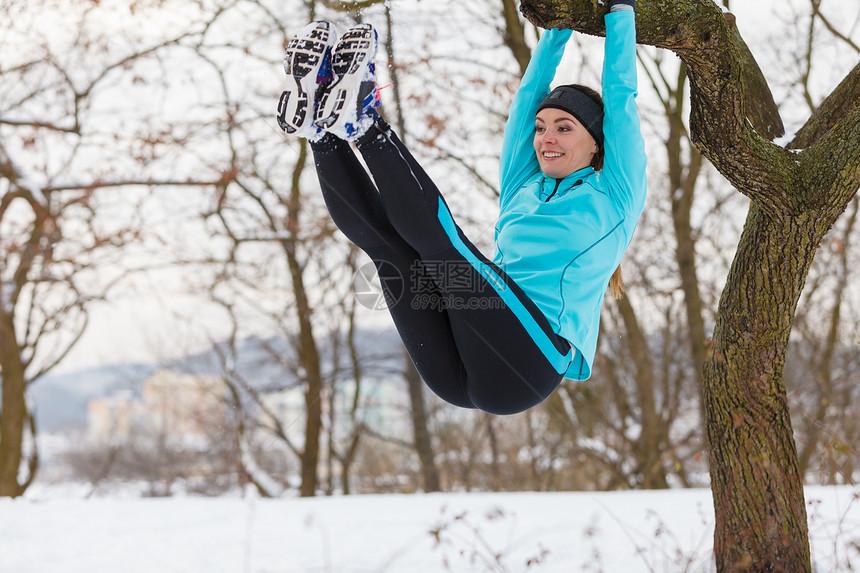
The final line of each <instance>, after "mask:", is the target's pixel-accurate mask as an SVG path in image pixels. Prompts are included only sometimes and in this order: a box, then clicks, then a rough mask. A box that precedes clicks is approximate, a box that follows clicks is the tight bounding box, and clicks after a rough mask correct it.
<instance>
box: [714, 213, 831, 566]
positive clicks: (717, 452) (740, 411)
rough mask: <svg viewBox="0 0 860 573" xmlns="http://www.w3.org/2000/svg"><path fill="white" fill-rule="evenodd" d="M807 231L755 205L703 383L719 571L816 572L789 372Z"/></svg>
mask: <svg viewBox="0 0 860 573" xmlns="http://www.w3.org/2000/svg"><path fill="white" fill-rule="evenodd" d="M808 235H809V229H808V227H806V226H805V225H803V224H797V223H796V222H793V221H791V224H788V225H787V224H786V221H777V220H773V219H770V218H768V217H767V216H766V215H765V214H763V212H762V211H761V210H760V209H758V208H757V207H756V206H755V205H753V206H752V207H751V209H750V214H749V217H748V219H747V224H746V228H745V230H744V233H743V235H742V237H741V241H740V244H739V246H738V253H737V256H736V258H735V261H734V264H733V265H732V269H731V272H730V274H729V279H728V282H727V284H726V288H725V290H724V291H723V296H722V298H721V300H720V308H719V315H718V319H717V325H716V329H715V332H714V348H713V356H712V357H711V359H710V360H709V361H708V363H707V366H706V368H705V388H704V397H705V406H706V408H705V412H706V418H707V430H708V439H709V443H710V467H711V488H712V490H713V495H714V507H715V513H716V516H717V521H718V523H719V524H720V525H719V527H718V528H717V531H716V537H715V540H714V543H715V553H716V556H717V570H718V571H784V572H786V573H789V572H798V571H809V569H810V555H809V544H808V541H807V539H808V538H807V523H806V506H805V503H804V498H803V488H802V482H801V476H800V472H799V471H798V465H797V452H796V447H795V443H794V439H793V434H792V429H791V419H790V417H789V412H788V403H787V399H786V394H785V387H784V385H783V378H782V374H783V366H784V364H785V350H786V346H787V344H788V337H789V333H790V332H791V323H792V317H793V316H794V309H795V308H796V306H797V301H798V299H799V297H800V291H801V290H802V288H803V284H804V281H805V279H806V273H807V271H808V270H809V266H810V263H811V261H812V256H813V255H814V250H815V245H814V244H811V243H810V241H809V240H808ZM762 261H767V263H766V264H762ZM762 287H765V288H762Z"/></svg>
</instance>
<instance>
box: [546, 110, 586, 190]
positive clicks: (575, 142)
mask: <svg viewBox="0 0 860 573" xmlns="http://www.w3.org/2000/svg"><path fill="white" fill-rule="evenodd" d="M534 146H535V153H536V154H537V159H538V163H540V169H541V171H542V172H543V174H544V175H546V176H547V177H552V178H553V179H561V178H563V177H567V176H568V175H570V174H571V173H573V172H574V171H578V170H580V169H582V168H583V167H588V166H589V165H591V160H592V158H593V157H594V154H595V153H597V150H598V148H597V142H596V141H594V138H593V137H591V134H590V133H588V130H587V129H585V127H583V125H582V124H581V123H579V120H577V119H576V118H575V117H573V116H572V115H570V114H569V113H567V112H566V111H562V110H560V109H556V108H553V107H547V108H544V109H542V110H540V111H539V112H538V114H537V116H535V140H534Z"/></svg>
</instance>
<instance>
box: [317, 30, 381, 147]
mask: <svg viewBox="0 0 860 573" xmlns="http://www.w3.org/2000/svg"><path fill="white" fill-rule="evenodd" d="M376 47H377V34H376V30H374V29H373V26H371V25H370V24H360V25H358V26H355V27H353V28H350V29H349V30H347V32H346V33H345V34H344V35H343V36H341V38H340V40H338V43H337V46H335V48H334V52H333V55H332V70H333V71H334V81H333V82H332V83H331V84H330V85H329V86H328V87H327V88H326V90H325V91H324V92H323V94H322V97H321V99H320V102H319V105H318V106H317V110H316V116H315V118H314V123H316V124H317V126H318V127H320V128H322V129H324V130H326V131H328V132H329V133H333V134H334V135H336V136H337V137H339V138H341V139H345V140H346V141H354V140H355V139H358V137H359V136H361V135H362V134H363V133H364V132H365V131H367V129H368V128H369V127H370V126H371V125H372V124H373V121H374V118H375V117H377V115H376V112H375V108H377V107H379V90H378V89H377V87H376V66H375V65H374V63H373V59H374V58H375V57H376Z"/></svg>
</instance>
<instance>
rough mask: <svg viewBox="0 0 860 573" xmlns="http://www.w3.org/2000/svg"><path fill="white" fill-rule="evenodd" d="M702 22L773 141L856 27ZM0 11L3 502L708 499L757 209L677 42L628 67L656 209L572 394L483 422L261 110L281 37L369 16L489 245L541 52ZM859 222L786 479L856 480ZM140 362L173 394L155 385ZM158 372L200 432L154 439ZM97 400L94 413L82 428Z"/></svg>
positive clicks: (384, 34)
mask: <svg viewBox="0 0 860 573" xmlns="http://www.w3.org/2000/svg"><path fill="white" fill-rule="evenodd" d="M725 4H726V5H725V6H724V8H726V9H727V10H730V11H732V12H733V14H734V15H735V19H736V22H737V29H738V30H739V31H740V33H741V35H742V36H743V38H744V39H745V40H746V44H747V45H748V46H749V49H750V50H751V52H752V53H753V54H754V55H755V57H756V59H757V61H758V62H759V65H760V66H761V69H762V71H763V74H764V76H765V77H766V79H767V81H768V83H769V85H770V89H771V90H772V92H773V100H774V101H775V102H776V103H777V105H778V107H779V112H780V116H781V118H782V120H783V121H784V123H785V129H784V131H785V134H787V135H785V136H782V138H777V143H779V142H780V141H782V142H783V143H787V142H788V141H790V140H791V139H792V136H793V134H794V133H795V132H796V131H797V130H798V129H799V128H800V127H801V126H802V125H803V123H804V121H805V119H806V118H807V117H808V116H809V115H810V113H811V112H812V111H813V110H815V109H816V108H817V106H818V105H819V104H820V103H821V101H822V100H823V98H824V97H825V96H827V95H828V94H829V93H830V92H832V91H833V89H834V87H835V86H836V85H837V84H839V83H840V81H842V80H843V78H845V77H846V74H849V72H851V70H852V67H853V66H856V64H857V60H858V54H860V48H858V43H860V39H858V37H860V10H858V8H857V7H856V6H852V5H850V3H837V2H832V3H830V4H828V3H826V2H822V1H820V0H805V1H803V0H793V1H791V2H780V3H776V2H773V3H770V2H763V3H756V5H755V7H752V6H741V5H737V6H735V5H734V3H728V2H726V3H725ZM0 11H2V14H0V15H2V18H0V257H2V258H0V281H2V290H0V294H2V306H1V307H0V318H2V320H0V324H2V328H0V332H2V337H0V341H2V347H0V368H2V370H0V372H2V375H3V419H2V423H3V426H2V435H0V437H2V440H3V443H2V444H0V462H2V464H0V470H2V471H0V477H2V476H5V478H4V479H0V495H11V496H16V495H21V494H24V493H25V492H26V490H27V489H28V488H29V487H30V486H31V485H33V484H34V483H38V480H40V479H41V480H45V481H44V482H43V483H55V482H68V481H75V482H84V483H87V484H89V493H91V494H92V493H96V494H103V493H110V492H111V491H113V488H114V487H116V486H117V484H125V485H127V484H129V483H132V484H137V487H139V488H140V491H141V492H142V493H144V494H147V495H171V494H175V493H178V492H188V491H191V492H196V493H203V494H207V495H217V494H220V493H224V492H229V491H233V490H236V489H239V488H241V487H242V486H244V485H246V484H249V483H250V484H252V485H253V486H254V487H255V488H256V489H257V490H258V491H259V492H260V493H261V494H263V495H270V496H279V495H284V494H289V493H298V494H301V495H303V496H312V495H318V494H332V493H371V492H374V493H378V492H413V491H439V490H445V491H475V490H487V491H508V490H511V491H513V490H516V491H521V490H540V491H547V490H593V489H596V490H606V489H628V488H637V489H638V488H643V489H654V488H667V487H692V486H704V485H707V484H708V467H707V452H706V447H705V434H704V428H703V421H702V419H703V414H702V393H701V388H702V383H701V381H702V368H703V365H704V363H705V362H706V360H707V359H708V352H709V339H710V336H711V333H712V331H713V328H714V323H715V317H716V312H717V307H718V300H719V297H720V293H721V291H722V289H723V285H724V284H725V282H726V277H727V275H728V272H729V267H730V264H731V261H732V258H733V257H734V254H735V252H734V250H735V248H736V246H737V243H738V237H739V236H740V234H741V229H742V227H743V224H744V217H745V214H746V212H747V209H748V204H749V201H748V199H746V198H745V197H744V196H743V195H741V194H739V193H738V192H737V191H735V190H734V189H733V187H732V186H731V185H730V184H729V183H728V182H727V181H726V180H725V179H723V177H722V176H720V175H719V174H718V173H717V171H716V170H715V169H714V168H713V167H712V166H711V165H710V164H709V163H708V162H707V161H706V160H705V159H704V158H703V157H702V155H701V154H700V153H699V152H698V151H697V150H696V148H695V147H694V146H693V145H692V144H691V143H690V140H689V119H688V115H689V101H688V88H687V83H686V81H687V76H686V71H685V68H684V66H682V65H681V63H680V61H679V60H678V59H677V58H676V57H675V56H674V55H673V54H671V53H669V52H666V51H663V50H660V49H656V48H652V47H646V46H640V47H639V52H638V56H639V65H640V68H639V81H640V97H639V106H640V114H641V116H642V119H643V129H644V131H645V137H646V141H647V150H648V160H649V173H648V176H649V198H648V203H647V206H646V211H645V215H644V216H643V218H642V220H641V222H640V224H639V227H638V229H637V233H636V238H635V240H634V242H633V245H632V246H631V249H630V251H629V252H628V255H627V256H626V258H625V261H624V263H623V265H622V267H623V270H624V275H625V281H626V283H627V285H628V293H627V296H626V297H625V298H623V299H621V300H619V301H617V302H616V301H611V300H607V303H606V304H605V307H604V309H603V323H602V331H601V340H600V347H599V350H598V356H597V358H596V366H595V369H594V370H595V373H594V376H593V377H592V378H591V379H590V380H588V381H585V382H567V383H565V384H564V385H563V386H562V387H561V388H560V389H559V391H557V392H556V393H555V394H554V395H553V396H552V397H551V398H550V399H549V400H547V402H546V403H545V404H543V405H541V406H540V407H538V408H535V409H533V410H530V411H529V412H526V413H523V414H521V415H517V416H510V417H501V418H500V417H492V416H488V415H483V414H481V413H476V412H468V411H461V410H456V409H453V408H451V407H450V406H447V405H445V404H443V403H441V402H440V401H438V400H437V399H435V398H434V397H433V396H432V395H430V394H429V393H428V392H427V391H426V390H424V388H423V385H422V383H421V382H420V379H419V378H418V377H417V374H416V373H415V371H414V370H413V369H412V368H411V367H410V366H409V364H408V360H407V359H406V358H405V354H404V353H403V351H402V348H400V347H399V345H398V341H397V339H396V336H392V332H391V327H390V322H389V321H388V319H387V313H385V312H384V310H380V309H378V308H376V309H374V308H368V307H373V306H374V304H373V301H374V300H375V298H376V297H377V296H378V293H375V291H373V289H372V287H368V288H369V289H370V290H366V289H365V287H366V286H367V285H365V284H364V282H363V279H364V278H365V277H366V276H367V275H368V273H367V272H366V269H367V267H366V264H367V259H366V258H365V257H364V255H363V254H361V253H360V252H357V251H356V250H355V249H354V248H353V247H351V246H350V245H349V244H348V242H347V241H345V239H344V238H343V237H342V236H341V235H340V234H339V233H338V231H337V230H336V229H335V228H334V227H333V225H332V223H331V221H330V219H329V218H328V216H327V214H326V212H325V207H324V205H323V203H322V200H321V197H320V194H319V189H318V183H317V182H316V178H315V177H316V176H315V173H314V170H313V167H312V164H311V161H310V158H309V150H308V148H307V146H306V145H305V144H304V143H303V142H301V141H299V140H297V139H295V138H290V137H288V136H286V135H284V134H283V133H281V132H280V131H279V130H278V129H277V124H276V122H275V119H274V107H275V103H276V101H277V96H278V94H279V93H280V90H281V89H282V87H283V85H284V81H285V79H284V77H283V72H282V68H281V63H280V62H281V57H282V54H283V47H284V44H285V42H286V40H287V39H288V38H289V37H291V36H292V34H294V33H295V32H296V31H297V30H298V29H299V28H301V27H302V26H303V25H304V24H305V23H307V22H308V21H310V20H313V19H329V20H333V21H335V22H336V23H337V24H338V25H339V26H340V28H341V29H342V30H344V29H346V27H348V26H349V25H350V24H351V23H353V22H356V21H366V22H371V23H373V24H374V25H375V26H377V28H378V29H379V31H380V39H381V45H380V53H379V56H378V59H377V65H378V68H379V71H380V83H381V84H382V85H388V84H390V86H389V87H386V88H385V89H383V91H382V94H383V96H382V100H383V113H384V114H385V115H386V116H387V117H389V119H390V121H391V123H392V124H393V125H394V126H395V127H396V129H398V131H399V132H400V133H401V134H402V136H403V139H404V141H405V142H406V144H407V145H408V146H409V147H410V148H411V149H412V150H413V152H414V153H415V154H416V156H418V158H419V159H420V161H421V162H422V164H423V165H424V166H425V168H426V169H427V170H428V172H429V173H430V174H431V175H432V176H433V177H434V178H435V180H436V181H437V183H438V184H439V186H440V188H441V189H442V190H443V192H444V193H445V195H446V198H447V199H448V202H449V203H450V205H451V207H452V210H453V212H454V214H455V216H456V217H457V218H458V220H459V221H460V223H461V225H462V226H463V228H464V229H465V231H466V233H467V234H468V235H469V236H470V237H471V238H472V240H473V241H474V242H475V243H476V244H478V245H479V246H480V247H482V248H483V249H484V251H485V253H487V254H488V255H489V254H491V252H492V239H493V225H494V222H495V217H496V216H497V206H496V204H497V199H498V180H497V166H498V150H499V148H500V140H501V131H502V128H503V126H504V120H505V118H506V114H507V108H508V105H509V103H510V100H511V98H512V97H513V93H514V92H515V90H516V87H517V85H518V82H519V78H520V77H521V75H522V72H523V70H524V66H525V64H526V63H527V62H528V58H529V55H530V49H531V48H532V47H533V46H534V44H535V42H536V39H537V36H538V33H539V30H538V29H537V28H536V27H534V26H533V25H531V24H529V23H528V22H526V21H525V20H524V19H523V18H522V16H520V15H519V14H518V12H517V5H516V4H515V3H514V2H510V1H507V0H482V1H480V2H470V3H461V2H453V1H451V2H449V1H434V2H426V1H425V2H420V1H418V0H402V1H401V0H397V1H390V2H376V1H373V0H366V1H357V2H330V1H322V0H320V1H318V2H312V1H304V2H299V1H286V2H265V1H263V0H230V1H209V0H201V1H194V2H191V1H179V0H172V1H171V0H164V1H156V0H151V1H147V0H143V1H139V2H121V1H118V0H117V1H100V2H99V1H90V0H88V1H82V0H76V1H71V2H68V1H66V2H59V1H57V2H51V1H43V0H39V1H38V2H24V1H18V0H4V2H3V4H2V8H0ZM601 48H602V40H600V39H599V38H594V37H591V36H585V35H580V34H574V36H573V38H572V40H571V43H570V44H569V46H568V48H567V51H566V55H565V60H564V62H563V65H562V67H561V68H560V70H559V77H563V78H565V81H567V80H570V81H579V82H582V83H586V84H591V85H595V86H597V85H599V78H600V67H601V63H602V49H601ZM854 74H855V75H856V68H854ZM857 210H858V200H857V199H856V198H854V199H852V200H851V202H850V203H849V204H848V207H847V209H846V211H845V213H844V214H843V215H842V216H841V217H840V218H839V219H838V220H837V222H836V224H835V225H834V226H833V228H832V229H831V230H830V232H829V233H828V235H827V236H826V239H825V240H824V241H823V242H822V244H821V247H820V248H819V249H818V252H817V254H816V256H815V261H814V264H813V265H812V268H811V270H810V272H809V275H808V278H807V282H806V288H805V290H804V291H803V294H802V297H801V300H800V303H799V305H798V310H797V313H796V315H795V317H794V324H793V330H792V336H791V339H790V344H789V350H788V352H787V355H786V367H785V370H784V381H785V386H786V390H787V396H788V401H789V408H790V412H791V414H792V425H793V429H794V436H795V441H796V444H797V450H798V464H799V469H800V472H801V475H802V476H803V479H804V481H805V482H806V483H808V484H842V483H847V484H853V483H855V480H856V476H857V471H858V468H857V461H858V455H857V452H858V447H860V425H858V422H857V420H858V418H859V417H858V416H857V409H856V404H857V394H858V389H857V388H858V384H857V383H858V381H860V332H858V325H860V316H858V313H860V291H858V286H857V281H852V278H855V277H854V275H856V273H857V269H858V268H860V267H858V265H857V258H858V248H857V246H856V245H857V234H858V230H857V226H856V219H857ZM106 364H113V365H115V368H113V369H111V370H110V374H105V371H104V370H102V371H99V377H100V382H99V384H97V386H98V387H99V389H100V392H99V393H98V394H99V395H94V396H88V398H92V399H98V398H101V399H107V400H108V401H107V402H104V401H103V402H100V403H99V402H96V403H94V404H90V405H89V410H88V411H89V414H90V416H89V427H86V428H84V427H80V426H79V427H77V428H75V427H67V428H64V429H63V431H62V432H60V434H61V435H62V436H65V439H64V440H61V442H62V445H61V446H57V445H56V443H55V442H52V441H42V440H40V435H41V434H40V431H39V428H40V426H42V425H44V426H45V427H50V425H51V423H50V419H49V418H48V416H47V415H46V414H43V413H40V411H39V409H38V408H37V405H38V404H39V401H38V400H34V399H26V398H25V397H26V396H31V397H33V396H35V397H38V396H40V394H39V392H40V390H39V388H40V386H41V387H42V388H45V389H51V390H53V389H55V388H56V384H58V383H59V382H57V381H58V380H59V379H61V378H62V376H66V377H67V378H66V380H69V379H72V380H74V381H75V384H77V385H78V386H86V387H90V386H91V385H93V384H94V383H93V381H92V380H90V379H88V378H87V377H90V378H91V377H92V376H93V370H85V372H87V374H85V375H83V376H77V377H71V378H69V376H71V374H70V373H74V372H79V371H81V370H82V369H85V368H94V367H96V366H99V367H101V366H104V365H106ZM117 365H118V366H117ZM156 370H160V371H162V372H165V371H171V372H172V373H173V376H174V377H173V378H171V377H170V376H167V377H166V378H165V377H164V376H162V378H161V379H162V380H167V382H164V383H159V382H158V379H156V382H154V383H153V382H152V376H153V373H154V372H155V371H156ZM105 377H107V378H108V379H109V383H105V382H104V380H103V379H104V378H105ZM145 380H150V384H149V386H147V385H146V384H145ZM171 380H173V381H176V382H175V384H172V383H171ZM182 380H184V382H182ZM189 381H190V382H189ZM159 384H162V385H161V386H159ZM165 384H166V386H167V387H172V386H175V387H178V388H186V390H182V391H181V392H185V394H183V396H186V397H187V396H192V398H191V400H192V401H194V402H197V403H198V404H201V403H202V404H206V405H207V406H206V408H198V409H197V410H196V411H195V414H194V415H195V416H197V421H196V423H195V424H193V427H191V428H184V429H183V428H180V427H179V426H175V425H173V424H174V423H176V422H175V418H176V416H180V417H185V418H187V417H188V415H189V413H190V412H191V410H190V409H188V408H185V407H184V406H183V407H182V408H181V409H179V410H177V411H173V410H174V409H176V408H179V406H178V404H179V403H181V402H182V401H183V399H179V398H177V396H178V394H176V392H179V391H176V390H164V389H163V386H164V385H165ZM189 385H190V386H191V387H193V390H187V387H188V386H189ZM16 388H17V389H16ZM146 388H149V391H148V392H147V391H146ZM159 388H162V389H161V390H159ZM18 389H20V390H22V391H21V392H18ZM189 392H190V394H189ZM46 393H50V392H48V390H45V391H43V392H42V394H41V396H44V395H45V394H46ZM202 396H206V398H203V397H202ZM19 397H20V399H19ZM141 404H143V406H141ZM210 406H211V407H210ZM98 407H106V408H107V409H108V411H109V413H108V420H109V421H110V423H109V424H107V429H105V427H104V426H105V425H104V424H102V430H101V431H94V430H93V419H96V420H102V421H104V420H103V417H102V418H98V416H97V414H98ZM174 414H175V415H176V416H174ZM16 420H17V425H16V423H14V422H16ZM44 434H47V432H45V433H44ZM34 437H35V439H34ZM43 437H45V438H47V436H43ZM40 446H41V448H40ZM40 450H41V452H42V455H41V457H40V455H39V452H40ZM16 452H17V453H16ZM49 454H50V455H49ZM40 460H41V462H42V465H43V466H44V467H43V470H44V469H51V471H49V472H44V471H43V472H42V475H41V477H40V471H39V468H40ZM48 460H49V461H50V462H51V463H50V464H47V461H48ZM9 468H11V470H10V469H9ZM10 475H11V476H13V479H12V480H10V478H9V476H10Z"/></svg>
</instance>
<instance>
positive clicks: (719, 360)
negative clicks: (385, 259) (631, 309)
mask: <svg viewBox="0 0 860 573" xmlns="http://www.w3.org/2000/svg"><path fill="white" fill-rule="evenodd" d="M522 9H523V12H524V14H525V15H526V17H527V18H528V19H529V20H531V21H532V22H534V23H535V24H537V25H539V26H542V27H558V26H562V27H569V28H573V29H575V30H577V31H580V32H584V33H588V34H594V35H601V34H604V33H605V29H604V26H603V15H604V10H605V8H603V7H602V6H599V5H597V4H594V3H591V2H586V1H577V2H570V3H565V4H563V5H559V4H557V3H554V2H548V1H546V0H524V1H523V3H522ZM637 23H638V36H637V41H638V42H639V43H642V44H649V45H653V46H657V47H661V48H666V49H669V50H671V51H673V52H674V53H676V54H677V55H678V56H679V57H680V58H681V59H682V60H683V61H684V63H685V65H686V67H687V73H688V80H689V85H690V105H691V111H690V134H691V139H692V141H693V143H694V144H695V145H696V147H697V148H698V149H699V150H700V151H701V152H702V154H703V155H704V156H705V157H706V158H707V159H708V160H709V161H711V162H712V163H713V164H714V166H715V167H716V169H717V170H718V171H719V172H720V173H721V174H722V175H723V176H724V177H725V178H726V179H727V180H728V181H729V182H730V183H731V184H732V185H733V186H734V187H735V188H736V189H737V190H738V191H739V192H741V193H743V194H744V195H746V196H747V197H748V198H749V199H750V201H751V204H750V208H749V213H748V216H747V221H746V225H745V228H744V231H743V234H742V236H741V238H740V241H739V244H738V250H737V253H736V255H735V258H734V261H733V263H732V267H731V270H730V272H729V276H728V279H727V281H726V285H725V287H724V289H723V293H722V296H721V299H720V303H719V307H718V314H717V320H716V325H715V329H714V334H713V339H712V342H711V348H710V353H709V357H708V359H707V361H706V364H705V369H704V377H703V380H704V409H705V420H706V425H707V434H708V451H709V462H710V473H711V488H712V490H713V494H714V503H715V514H716V531H715V553H716V559H717V567H718V569H719V570H720V571H741V570H756V571H761V570H769V571H793V572H794V571H809V570H810V569H811V564H810V555H809V540H808V532H807V524H806V510H805V503H804V498H803V489H802V482H801V476H800V473H799V471H798V464H797V450H796V446H795V443H794V438H793V435H792V427H791V421H790V418H789V412H788V404H787V397H786V392H785V386H784V382H783V368H784V364H785V352H786V347H787V345H788V339H789V334H790V332H791V326H792V321H793V317H794V313H795V310H796V308H797V302H798V299H799V297H800V294H801V290H802V288H803V285H804V283H805V279H806V276H807V272H808V270H809V268H810V265H811V264H812V260H813V258H814V256H815V252H816V249H817V247H818V245H819V244H820V242H821V240H822V238H823V237H824V235H825V234H826V233H827V231H828V230H829V229H830V228H831V226H832V225H833V223H834V222H835V221H836V219H837V217H838V216H839V215H840V214H841V213H842V212H843V211H844V210H845V208H846V206H847V205H848V203H849V201H850V200H851V199H852V197H854V195H855V194H856V192H857V189H858V187H860V109H858V102H860V97H858V94H860V66H858V67H856V68H855V69H854V70H853V71H852V72H851V73H850V74H849V75H848V77H847V78H846V79H845V80H844V81H843V82H842V83H841V84H840V85H839V86H838V87H837V88H836V89H835V90H834V91H833V92H832V93H831V94H830V95H829V96H828V97H827V98H826V99H825V101H824V102H823V103H822V105H821V106H819V107H818V108H817V110H816V111H815V112H814V113H813V114H812V115H811V116H810V118H809V119H808V121H807V122H806V124H805V125H804V127H803V128H802V129H801V130H800V131H799V132H798V134H797V135H796V137H795V139H794V140H793V141H792V142H791V143H790V144H789V145H787V146H786V147H781V146H779V145H776V144H774V143H772V142H771V141H770V139H771V134H773V125H772V124H770V123H768V121H767V117H766V116H765V114H758V113H755V111H756V109H757V107H756V105H755V104H760V103H762V100H761V98H765V97H766V94H765V93H764V92H762V91H757V92H754V91H753V90H752V89H751V86H752V85H754V84H758V83H760V78H756V74H755V72H756V70H757V66H754V62H753V60H752V57H751V55H750V54H749V52H747V51H745V50H743V48H742V46H741V45H740V41H739V40H738V39H737V38H738V34H737V31H736V29H735V27H734V25H733V24H734V22H733V18H730V17H726V16H725V15H724V14H723V13H722V12H721V11H720V9H719V7H718V6H716V5H715V4H713V3H712V2H710V1H708V0H673V1H668V2H662V3H659V4H658V3H644V2H643V3H642V4H641V5H640V6H639V8H638V12H637ZM753 79H755V80H756V81H753ZM756 98H759V99H758V100H757V99H756ZM760 107H761V108H764V109H770V108H772V106H771V105H769V104H768V102H766V101H765V102H764V105H762V106H760Z"/></svg>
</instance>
